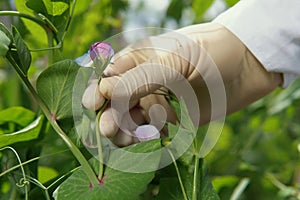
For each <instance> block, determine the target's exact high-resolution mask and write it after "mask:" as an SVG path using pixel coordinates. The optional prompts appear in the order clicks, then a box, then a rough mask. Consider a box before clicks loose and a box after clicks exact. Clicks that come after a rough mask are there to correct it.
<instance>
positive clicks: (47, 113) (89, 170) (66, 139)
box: [7, 56, 99, 185]
mask: <svg viewBox="0 0 300 200" xmlns="http://www.w3.org/2000/svg"><path fill="white" fill-rule="evenodd" d="M7 59H8V60H9V62H10V63H11V64H12V65H13V67H14V69H15V70H16V71H17V73H18V75H19V76H20V78H21V79H22V81H23V83H24V84H25V85H26V87H27V88H28V90H29V91H30V93H31V94H32V95H33V97H34V99H35V100H36V101H37V103H38V105H39V106H40V108H41V110H42V111H43V112H44V114H45V116H46V118H47V119H48V120H49V122H50V124H51V125H52V127H53V129H54V130H55V131H56V132H57V133H58V135H59V136H60V137H61V138H62V139H63V141H64V142H65V143H66V144H67V146H68V147H69V149H70V150H71V152H72V153H73V155H74V156H75V158H76V159H77V160H78V162H79V163H80V165H81V166H82V168H83V170H84V172H85V173H86V175H87V177H88V179H89V180H90V182H91V183H92V185H97V184H98V183H99V182H98V180H97V178H96V176H95V173H94V171H93V170H92V168H91V167H90V165H89V163H88V161H87V160H86V159H85V157H84V156H83V155H82V153H81V152H80V150H79V149H78V148H77V146H76V145H75V144H74V143H73V142H72V140H71V139H70V138H69V137H68V136H67V135H66V134H65V133H64V131H63V130H62V129H61V128H60V126H59V125H58V124H57V121H56V120H55V119H54V118H53V116H52V114H51V112H50V111H49V109H48V108H47V106H46V105H45V103H44V102H43V101H42V99H41V98H40V96H39V95H38V94H37V92H36V91H35V89H34V88H33V86H32V85H31V83H30V82H29V80H28V78H27V76H26V75H24V74H23V72H22V71H21V70H20V68H19V66H18V65H17V64H16V63H15V62H14V60H13V59H12V58H11V57H10V56H7Z"/></svg>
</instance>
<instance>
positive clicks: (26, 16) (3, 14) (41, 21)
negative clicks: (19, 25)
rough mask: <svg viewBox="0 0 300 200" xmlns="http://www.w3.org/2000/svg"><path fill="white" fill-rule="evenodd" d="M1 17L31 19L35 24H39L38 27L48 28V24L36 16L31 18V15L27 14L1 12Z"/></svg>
mask: <svg viewBox="0 0 300 200" xmlns="http://www.w3.org/2000/svg"><path fill="white" fill-rule="evenodd" d="M0 16H17V17H22V18H26V19H29V20H31V21H33V22H35V23H37V24H38V25H40V26H41V27H42V28H44V29H45V28H46V23H45V22H44V21H43V20H41V19H39V18H36V17H34V16H31V15H28V14H25V13H20V12H18V11H6V10H5V11H0Z"/></svg>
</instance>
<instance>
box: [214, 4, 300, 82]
mask: <svg viewBox="0 0 300 200" xmlns="http://www.w3.org/2000/svg"><path fill="white" fill-rule="evenodd" d="M214 22H217V23H220V24H222V25H224V26H225V27H226V28H227V29H229V30H230V31H231V32H232V33H233V34H235V35H236V36H237V37H238V38H239V39H240V40H241V41H242V42H243V43H244V44H245V45H246V46H247V48H248V49H249V50H250V51H251V52H252V53H253V54H254V55H255V57H256V58H257V59H258V60H259V61H260V62H261V63H262V65H263V66H264V67H265V68H266V70H267V71H270V72H280V73H283V77H284V81H283V85H282V87H287V86H288V85H290V84H291V83H292V82H293V81H294V80H295V79H296V78H298V77H300V0H284V1H283V0H241V1H239V2H238V3H237V4H236V5H234V6H233V7H231V8H229V9H228V10H226V11H225V12H224V13H222V14H220V15H219V16H218V17H217V18H216V19H214Z"/></svg>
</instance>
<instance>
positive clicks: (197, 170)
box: [192, 155, 202, 200]
mask: <svg viewBox="0 0 300 200" xmlns="http://www.w3.org/2000/svg"><path fill="white" fill-rule="evenodd" d="M200 164H201V166H202V159H200V158H199V157H198V156H197V155H195V168H194V179H193V193H192V200H197V188H198V186H197V180H198V177H199V165H200ZM199 187H200V186H199Z"/></svg>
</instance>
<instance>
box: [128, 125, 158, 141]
mask: <svg viewBox="0 0 300 200" xmlns="http://www.w3.org/2000/svg"><path fill="white" fill-rule="evenodd" d="M134 134H135V135H136V137H137V138H138V139H139V140H140V141H147V140H153V139H157V138H159V137H160V133H159V131H158V130H157V128H156V127H155V126H153V125H150V124H146V125H141V126H138V127H137V128H136V130H135V131H134Z"/></svg>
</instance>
